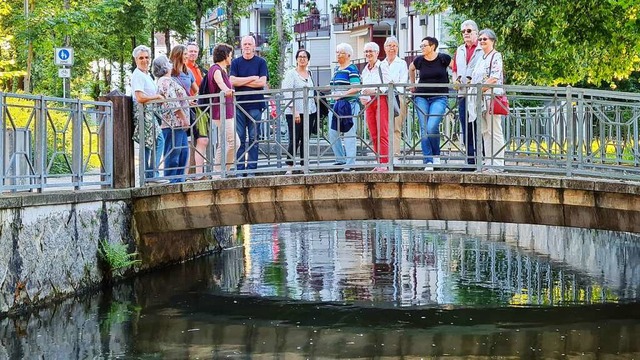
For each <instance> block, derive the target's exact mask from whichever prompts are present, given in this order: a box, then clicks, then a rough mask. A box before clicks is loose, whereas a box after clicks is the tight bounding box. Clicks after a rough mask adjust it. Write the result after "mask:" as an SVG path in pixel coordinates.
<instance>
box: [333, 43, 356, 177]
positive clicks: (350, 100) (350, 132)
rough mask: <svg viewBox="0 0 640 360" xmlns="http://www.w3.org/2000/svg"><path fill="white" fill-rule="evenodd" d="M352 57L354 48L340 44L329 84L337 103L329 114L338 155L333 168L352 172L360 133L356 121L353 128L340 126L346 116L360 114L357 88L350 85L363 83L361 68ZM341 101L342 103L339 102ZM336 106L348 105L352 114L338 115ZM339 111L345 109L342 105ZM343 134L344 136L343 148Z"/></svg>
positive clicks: (334, 146) (334, 147)
mask: <svg viewBox="0 0 640 360" xmlns="http://www.w3.org/2000/svg"><path fill="white" fill-rule="evenodd" d="M352 56H353V48H352V47H351V45H349V44H347V43H340V44H338V45H337V46H336V60H337V62H338V66H336V68H335V69H334V70H333V78H332V79H331V81H330V82H329V85H331V96H332V98H333V100H334V101H335V102H334V103H333V111H329V124H330V126H329V141H330V142H331V149H332V150H333V153H334V154H335V156H336V162H335V163H334V165H347V166H346V167H345V168H343V169H342V171H351V168H350V167H349V166H350V165H355V163H356V140H357V139H356V132H357V130H358V125H357V121H356V120H355V119H352V120H353V125H352V126H351V127H350V128H349V129H346V128H344V127H343V126H341V123H342V121H341V120H343V119H345V116H346V117H348V116H349V115H351V117H352V118H354V117H356V116H357V115H358V113H359V112H360V104H358V96H357V95H358V93H359V92H360V90H359V89H358V88H352V87H351V85H358V84H360V83H361V80H360V72H359V71H358V68H357V67H356V66H355V65H353V64H352V63H351V57H352ZM340 100H342V102H341V101H340ZM336 104H345V105H346V106H348V107H349V110H350V113H349V114H345V115H342V114H338V113H336ZM339 108H341V109H342V108H343V107H342V106H341V107H339ZM340 133H344V145H343V141H342V138H340Z"/></svg>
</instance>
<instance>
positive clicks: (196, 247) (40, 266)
mask: <svg viewBox="0 0 640 360" xmlns="http://www.w3.org/2000/svg"><path fill="white" fill-rule="evenodd" d="M133 230H134V229H133V224H132V208H131V190H101V191H90V192H89V191H87V192H66V193H44V194H27V195H22V194H20V195H7V196H3V197H1V198H0V314H2V313H5V312H8V311H16V310H19V309H20V308H21V307H24V306H31V305H38V304H42V303H44V302H46V301H48V300H51V299H55V298H61V297H65V296H69V295H71V294H74V293H77V292H80V291H83V290H86V289H88V288H91V287H93V286H96V285H98V284H100V282H101V281H103V280H104V279H105V276H107V278H109V275H110V273H109V272H106V271H107V270H106V269H104V266H103V264H101V262H100V261H99V253H98V251H99V250H98V249H99V248H98V246H99V243H100V241H102V240H107V241H109V242H110V243H116V242H122V243H125V244H128V245H129V250H130V253H133V252H138V253H139V259H141V260H142V263H141V264H140V265H139V266H137V267H136V271H139V270H146V269H152V268H155V267H158V266H162V265H165V264H169V263H174V262H177V261H182V260H185V259H189V258H192V257H194V256H198V255H201V254H203V253H206V252H209V251H211V250H212V249H214V248H216V246H217V244H216V242H215V240H214V239H213V235H212V231H211V229H197V230H187V231H182V232H173V233H171V234H156V235H148V236H147V235H145V236H138V234H137V232H135V231H133Z"/></svg>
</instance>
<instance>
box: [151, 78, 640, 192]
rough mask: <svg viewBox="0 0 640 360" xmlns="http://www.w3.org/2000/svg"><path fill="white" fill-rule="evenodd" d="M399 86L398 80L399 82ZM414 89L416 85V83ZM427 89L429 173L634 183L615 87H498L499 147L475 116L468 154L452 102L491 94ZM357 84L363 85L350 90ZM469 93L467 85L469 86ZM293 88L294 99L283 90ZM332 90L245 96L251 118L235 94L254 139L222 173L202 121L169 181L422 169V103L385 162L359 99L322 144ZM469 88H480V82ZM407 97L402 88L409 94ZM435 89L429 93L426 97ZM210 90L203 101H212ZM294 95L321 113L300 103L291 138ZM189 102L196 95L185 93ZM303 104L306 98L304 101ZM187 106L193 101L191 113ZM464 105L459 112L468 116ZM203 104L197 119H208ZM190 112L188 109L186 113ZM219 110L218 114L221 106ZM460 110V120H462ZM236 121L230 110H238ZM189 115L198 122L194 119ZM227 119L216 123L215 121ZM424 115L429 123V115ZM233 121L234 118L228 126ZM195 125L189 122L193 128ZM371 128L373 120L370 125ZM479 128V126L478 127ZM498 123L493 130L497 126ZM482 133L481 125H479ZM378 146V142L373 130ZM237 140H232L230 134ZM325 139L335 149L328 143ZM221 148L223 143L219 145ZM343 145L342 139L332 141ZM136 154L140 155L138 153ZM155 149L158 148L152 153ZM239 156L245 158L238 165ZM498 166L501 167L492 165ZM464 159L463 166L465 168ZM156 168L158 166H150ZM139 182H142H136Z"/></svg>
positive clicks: (631, 129) (630, 123)
mask: <svg viewBox="0 0 640 360" xmlns="http://www.w3.org/2000/svg"><path fill="white" fill-rule="evenodd" d="M400 85H402V86H400ZM404 86H410V84H399V85H393V84H389V89H390V91H391V90H394V89H397V88H402V87H404ZM417 86H418V87H421V86H422V85H417ZM429 86H431V87H439V86H440V87H447V93H446V94H444V96H446V98H447V99H446V102H447V106H446V110H445V113H444V114H443V115H442V119H441V121H440V124H439V133H438V134H437V135H431V134H429V135H426V137H429V138H432V137H434V136H435V137H437V138H438V139H439V143H440V154H439V155H438V156H437V158H438V159H439V161H440V162H439V164H438V165H437V169H436V170H443V171H459V170H465V171H486V170H488V169H492V170H495V171H508V172H527V173H541V174H558V175H566V176H594V177H604V178H615V179H627V180H640V168H639V167H638V163H639V161H638V155H639V149H638V131H639V130H638V119H639V117H640V94H633V93H621V92H611V91H597V90H587V89H577V88H571V87H522V86H503V88H504V89H505V90H506V93H507V96H508V99H509V102H510V111H509V114H508V115H506V116H502V117H501V121H500V126H499V127H501V129H502V132H503V134H504V145H503V146H502V147H501V148H497V149H488V148H487V147H484V151H483V150H482V149H483V136H482V134H483V131H484V130H488V133H489V135H491V134H494V133H495V132H496V130H497V129H494V128H490V129H489V128H486V127H487V125H485V122H484V121H481V117H478V120H477V122H476V124H477V126H478V127H479V129H478V131H477V133H476V134H475V135H476V136H475V140H476V146H477V147H478V149H480V151H478V152H477V154H476V155H475V157H473V160H475V164H473V161H469V160H471V159H470V157H469V156H468V154H467V150H466V146H465V145H464V139H465V134H463V133H462V131H461V127H460V122H459V111H458V106H457V104H458V102H459V101H460V99H463V98H466V100H467V103H471V104H472V105H471V106H473V107H475V110H476V113H478V114H482V113H483V111H484V109H485V107H486V104H487V102H488V100H489V99H492V98H493V97H494V95H493V94H491V95H489V96H486V97H484V98H483V97H480V96H478V97H470V96H465V97H459V95H458V94H457V93H456V92H455V90H454V89H452V88H449V86H451V85H433V84H431V85H429ZM354 87H357V88H361V89H362V88H364V86H361V85H360V86H354ZM469 88H470V89H472V88H473V86H471V87H469ZM289 90H293V95H291V91H289ZM332 90H335V89H331V88H330V87H314V88H303V89H283V90H269V91H259V92H253V93H254V94H257V93H260V94H263V95H264V96H265V100H264V101H260V102H256V103H255V104H259V106H260V107H262V108H264V110H263V111H261V112H258V116H252V114H251V113H249V112H247V111H245V110H241V108H243V107H245V106H246V105H251V102H246V101H244V102H243V101H237V100H236V99H237V98H233V99H234V100H233V101H234V106H235V107H236V112H237V113H241V114H242V115H243V116H244V117H246V118H247V121H248V122H249V123H250V126H253V127H255V129H256V135H255V136H250V137H247V138H246V139H245V141H244V143H245V144H244V147H241V146H240V145H241V143H242V141H241V142H240V143H237V142H236V143H235V144H234V147H235V148H236V150H238V149H240V151H238V153H237V156H236V157H235V159H233V165H232V166H231V169H230V170H226V169H224V168H220V170H218V171H216V170H214V169H215V168H216V167H215V166H219V165H220V161H218V162H217V163H216V161H215V160H214V155H213V154H214V148H215V146H216V144H217V142H218V141H217V137H216V135H215V134H216V133H217V131H216V130H217V129H216V126H215V125H214V124H213V123H212V122H210V121H207V122H206V124H207V126H208V127H209V134H211V135H212V136H209V139H210V141H209V145H208V146H207V148H206V150H205V151H201V150H196V148H195V147H194V146H193V145H190V149H189V151H190V152H191V153H192V154H193V153H194V152H196V151H198V152H199V153H200V154H201V155H202V156H203V157H204V163H205V165H204V168H203V169H202V170H201V172H200V173H198V174H185V175H184V176H179V177H176V176H174V177H173V178H169V179H170V180H171V179H173V180H174V181H175V180H179V181H182V180H184V179H185V178H186V179H188V178H200V177H203V176H204V177H206V178H218V177H229V176H255V175H267V174H284V173H286V172H290V171H292V172H294V173H296V172H297V173H305V174H308V173H318V172H329V171H341V170H342V171H345V170H349V171H371V170H372V169H373V168H376V167H380V166H383V167H386V169H388V170H394V171H402V170H421V171H423V170H425V164H424V161H425V155H424V154H423V152H422V140H424V138H425V135H424V132H423V131H421V128H422V127H424V124H422V126H421V124H420V118H421V116H419V115H424V116H423V118H426V119H428V118H429V117H430V116H436V117H437V114H428V113H426V112H425V110H424V109H422V108H421V107H420V106H417V105H416V97H415V96H411V95H409V96H407V97H406V103H407V108H408V112H407V117H406V119H405V121H404V124H403V126H402V137H401V146H400V148H401V151H400V153H398V154H393V151H390V152H389V161H388V163H384V162H383V157H381V156H380V154H379V153H377V152H375V151H374V146H373V143H374V141H373V140H374V139H371V136H370V130H369V128H368V126H367V122H366V120H365V115H364V114H365V109H366V108H367V107H368V105H367V106H365V105H360V110H359V111H358V113H357V114H356V116H355V117H354V123H355V125H354V127H355V128H356V131H355V132H354V133H351V134H345V133H340V135H339V137H338V139H337V140H333V141H332V140H330V136H329V134H328V133H329V128H330V126H331V120H330V119H331V118H332V117H335V115H334V114H333V110H332V109H331V105H332V103H333V101H334V98H333V97H332V95H331V92H332ZM476 90H480V89H479V88H478V89H476ZM408 94H410V93H408ZM433 95H435V94H433ZM214 96H218V95H209V96H205V97H214ZM295 98H303V99H308V98H313V101H314V102H315V104H316V107H317V108H319V109H324V111H325V112H326V111H328V113H329V114H330V115H329V116H327V115H326V113H325V114H323V115H321V116H319V119H318V121H317V122H316V123H313V122H312V123H310V120H311V119H312V116H311V114H309V111H308V108H307V106H306V105H305V107H304V109H298V111H299V112H301V113H302V114H303V116H302V117H303V119H304V121H303V122H302V124H303V131H302V132H301V133H298V134H291V132H290V131H289V129H288V128H287V120H286V116H285V114H284V110H285V109H286V108H287V107H290V106H292V104H293V99H295ZM192 100H197V98H192ZM305 103H306V102H305ZM193 108H195V105H192V110H193ZM469 110H471V109H470V107H469V106H468V107H467V108H466V110H465V112H468V111H469ZM388 111H389V112H388V114H387V116H386V117H383V116H380V115H381V114H380V113H379V112H378V113H377V114H376V117H377V118H380V119H383V118H386V119H388V120H386V121H388V128H389V136H388V142H389V148H390V149H393V147H394V144H393V142H394V139H393V131H392V129H393V126H394V120H393V114H392V111H393V110H392V109H391V107H389V109H388ZM207 112H208V109H205V111H204V112H203V113H200V115H199V116H206V113H207ZM193 113H195V112H193ZM221 113H224V111H222V112H221ZM468 115H469V114H467V118H468ZM236 117H237V114H236ZM195 118H199V117H198V116H195V117H194V119H195ZM227 121H235V120H234V119H223V120H222V123H223V124H224V123H226V122H227ZM429 121H431V120H429ZM236 125H237V124H236ZM194 126H195V125H192V128H193V127H194ZM378 126H380V124H379V123H378ZM483 126H484V127H485V129H483V128H482V127H483ZM496 127H498V126H497V125H496ZM485 132H486V131H485ZM297 137H300V138H301V139H302V140H303V141H302V146H301V148H299V149H296V148H295V147H294V148H293V149H291V148H289V147H288V145H289V142H290V140H294V141H295V140H296V138H297ZM376 140H377V142H380V140H381V139H380V135H378V139H376ZM236 141H237V139H236ZM336 141H339V142H343V143H345V144H346V141H353V142H355V144H356V156H355V162H354V163H353V164H351V165H350V166H347V165H343V164H339V163H338V161H336V160H337V159H336V156H335V154H334V150H335V144H336ZM332 145H333V148H332ZM220 146H221V148H222V149H223V151H222V152H223V153H225V151H224V150H225V149H226V148H227V145H226V144H225V143H221V144H220ZM340 146H343V147H344V146H345V145H340ZM253 147H255V148H257V149H258V154H259V155H258V157H257V159H255V158H251V148H253ZM141 154H142V153H141ZM160 155H161V154H160ZM238 159H242V162H243V163H245V164H246V166H245V167H243V166H242V165H240V166H238ZM288 159H295V164H294V166H293V167H289V166H288V164H287V160H288ZM501 162H504V163H505V164H504V165H499V166H497V165H495V164H496V163H498V164H499V163H501ZM470 163H471V164H470ZM156 170H158V169H156ZM193 170H194V169H193V167H191V168H189V167H187V169H186V173H189V172H193ZM140 183H141V184H143V183H144V179H142V180H141V182H140Z"/></svg>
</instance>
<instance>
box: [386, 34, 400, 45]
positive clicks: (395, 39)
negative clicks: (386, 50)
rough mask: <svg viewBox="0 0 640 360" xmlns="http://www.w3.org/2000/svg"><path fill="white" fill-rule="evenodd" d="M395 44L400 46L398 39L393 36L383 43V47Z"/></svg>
mask: <svg viewBox="0 0 640 360" xmlns="http://www.w3.org/2000/svg"><path fill="white" fill-rule="evenodd" d="M393 43H395V44H396V45H398V46H399V45H400V43H399V42H398V39H397V38H396V37H395V36H389V37H388V38H387V40H385V41H384V46H387V45H389V44H393Z"/></svg>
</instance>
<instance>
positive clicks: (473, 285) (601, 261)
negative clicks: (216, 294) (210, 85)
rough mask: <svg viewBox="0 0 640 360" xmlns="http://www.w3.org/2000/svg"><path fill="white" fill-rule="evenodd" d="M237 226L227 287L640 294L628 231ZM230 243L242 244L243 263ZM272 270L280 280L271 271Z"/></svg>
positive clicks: (613, 297) (521, 300) (408, 295)
mask: <svg viewBox="0 0 640 360" xmlns="http://www.w3.org/2000/svg"><path fill="white" fill-rule="evenodd" d="M243 231H244V232H246V233H244V234H243V235H244V237H245V238H247V239H249V240H247V241H245V242H244V248H243V249H236V250H228V251H231V253H230V254H227V255H225V258H226V263H227V265H229V271H231V272H232V273H231V274H229V275H231V276H230V277H229V278H225V276H221V280H222V279H224V280H222V281H223V282H224V284H225V285H224V288H226V289H227V290H228V291H231V292H234V291H236V290H235V289H238V285H239V284H242V286H241V288H240V289H239V291H240V292H241V293H246V294H255V295H261V296H285V297H291V298H293V299H299V300H308V301H373V302H374V303H376V304H379V305H382V306H403V307H406V306H423V305H436V306H440V305H467V306H481V305H491V306H504V305H543V306H554V305H567V304H597V303H604V302H617V301H621V300H623V301H624V300H629V299H637V298H638V297H639V296H640V264H639V263H638V259H640V244H638V241H637V240H638V239H637V236H635V235H631V234H621V233H612V232H608V231H596V230H582V229H568V228H556V227H543V226H532V225H515V224H486V223H485V224H483V223H464V222H443V221H428V222H422V221H412V222H403V221H400V222H389V221H386V222H377V223H371V222H368V223H363V225H360V223H348V222H337V223H333V222H332V223H325V224H323V223H311V224H285V225H258V226H252V227H251V229H249V228H244V230H243ZM545 233H546V234H545ZM514 235H517V236H514ZM534 239H535V240H534ZM576 243H580V244H581V246H579V247H576V245H575V244H576ZM550 249H553V250H554V254H553V255H551V254H549V253H548V251H549V250H550ZM234 251H235V252H236V253H237V252H243V253H244V256H245V257H246V258H245V261H246V264H247V265H246V269H245V268H244V266H245V263H244V262H242V261H235V260H233V259H234V256H239V255H238V254H236V255H233V252H234ZM620 255H622V256H620ZM589 259H591V260H589ZM585 260H586V261H585ZM232 269H235V270H232ZM278 269H280V270H279V271H283V272H284V273H286V279H284V278H275V279H274V278H270V277H269V276H270V275H269V274H274V271H276V270H278ZM244 271H246V272H247V273H246V274H244ZM232 274H235V275H232ZM243 274H244V277H245V278H244V280H243V281H240V279H239V278H238V276H243Z"/></svg>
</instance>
